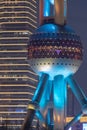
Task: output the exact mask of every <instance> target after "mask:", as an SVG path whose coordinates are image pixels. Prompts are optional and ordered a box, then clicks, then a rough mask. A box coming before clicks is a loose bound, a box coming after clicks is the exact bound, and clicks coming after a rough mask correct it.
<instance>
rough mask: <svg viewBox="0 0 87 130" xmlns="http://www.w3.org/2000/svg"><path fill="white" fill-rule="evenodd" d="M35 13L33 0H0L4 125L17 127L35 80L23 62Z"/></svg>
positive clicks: (0, 82) (0, 83)
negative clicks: (5, 123)
mask: <svg viewBox="0 0 87 130" xmlns="http://www.w3.org/2000/svg"><path fill="white" fill-rule="evenodd" d="M37 17H38V15H37V2H36V0H31V1H30V0H14V1H12V0H9V1H8V0H4V1H2V0H0V118H1V120H2V124H3V123H4V122H5V121H6V122H7V126H8V129H9V128H10V129H15V128H14V127H17V128H18V129H20V127H21V124H22V122H23V120H24V116H25V114H26V106H27V104H28V102H29V101H31V98H32V96H33V94H34V91H35V89H36V87H35V86H36V84H37V82H38V77H37V75H36V74H35V73H34V72H33V71H32V70H31V68H30V65H29V64H28V63H27V43H28V42H29V36H30V35H31V34H32V33H33V31H34V30H35V29H36V28H37ZM0 126H1V124H0Z"/></svg>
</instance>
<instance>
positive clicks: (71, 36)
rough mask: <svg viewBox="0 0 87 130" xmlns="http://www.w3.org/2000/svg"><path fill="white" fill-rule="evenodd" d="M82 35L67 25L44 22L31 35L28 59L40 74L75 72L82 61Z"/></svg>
mask: <svg viewBox="0 0 87 130" xmlns="http://www.w3.org/2000/svg"><path fill="white" fill-rule="evenodd" d="M82 56H83V54H82V44H81V41H80V37H79V36H78V35H77V34H76V33H75V32H74V31H73V30H72V29H71V28H70V27H69V26H67V25H64V26H59V25H56V24H44V25H42V26H40V27H39V28H38V29H37V30H36V31H35V33H34V34H33V35H32V36H31V38H30V42H29V45H28V60H29V64H30V65H31V67H32V68H33V70H34V71H35V72H36V73H38V74H39V75H40V74H41V73H42V72H45V73H47V74H49V75H50V77H51V78H53V77H54V76H55V75H61V74H62V75H64V76H65V77H66V76H69V74H74V73H75V72H76V71H77V70H78V68H79V66H80V65H81V62H82Z"/></svg>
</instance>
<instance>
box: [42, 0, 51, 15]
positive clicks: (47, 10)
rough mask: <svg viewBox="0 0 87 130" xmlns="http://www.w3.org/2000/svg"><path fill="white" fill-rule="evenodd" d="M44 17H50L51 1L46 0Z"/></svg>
mask: <svg viewBox="0 0 87 130" xmlns="http://www.w3.org/2000/svg"><path fill="white" fill-rule="evenodd" d="M44 5H45V6H44V14H43V15H44V16H45V17H47V16H49V10H50V7H49V6H50V5H49V0H44Z"/></svg>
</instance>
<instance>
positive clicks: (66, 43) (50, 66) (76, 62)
mask: <svg viewBox="0 0 87 130" xmlns="http://www.w3.org/2000/svg"><path fill="white" fill-rule="evenodd" d="M66 16H67V0H39V27H38V29H37V30H35V32H34V33H33V35H31V38H30V41H29V44H28V61H29V64H30V65H31V67H32V69H33V70H34V71H35V72H36V73H37V74H38V75H39V76H40V80H39V83H38V85H37V88H36V91H35V94H34V96H33V98H32V101H31V102H29V105H28V111H27V114H26V118H25V121H24V124H23V126H22V130H30V129H31V125H32V121H33V119H34V116H35V115H36V116H37V119H38V120H39V122H40V126H41V128H43V127H44V130H68V128H69V127H71V126H72V125H74V124H75V123H76V122H77V121H78V120H79V119H80V118H81V116H83V115H84V114H87V99H86V96H85V94H84V93H83V91H82V89H81V88H80V87H79V85H78V84H77V83H76V81H75V80H74V79H73V74H74V73H76V71H77V70H78V69H79V67H80V65H81V63H82V58H83V48H82V43H81V40H80V37H79V36H78V34H76V33H75V31H74V30H73V29H72V28H71V27H70V26H68V25H67V20H66ZM67 87H70V88H71V90H72V92H73V94H74V95H75V97H76V98H77V100H78V102H79V103H80V105H81V108H82V109H81V112H80V113H78V115H76V116H75V117H74V118H73V119H72V120H71V121H70V122H69V123H68V124H66V106H67Z"/></svg>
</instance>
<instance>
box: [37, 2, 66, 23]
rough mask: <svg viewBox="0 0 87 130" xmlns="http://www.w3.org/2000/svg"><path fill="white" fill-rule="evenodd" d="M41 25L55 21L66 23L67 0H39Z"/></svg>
mask: <svg viewBox="0 0 87 130" xmlns="http://www.w3.org/2000/svg"><path fill="white" fill-rule="evenodd" d="M39 12H40V14H39V18H40V20H39V21H40V25H41V24H43V23H45V22H55V23H56V24H59V25H64V24H65V22H66V14H67V13H66V12H67V0H52V1H51V0H39Z"/></svg>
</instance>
